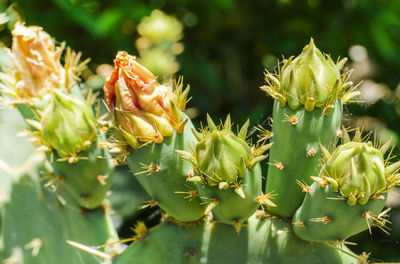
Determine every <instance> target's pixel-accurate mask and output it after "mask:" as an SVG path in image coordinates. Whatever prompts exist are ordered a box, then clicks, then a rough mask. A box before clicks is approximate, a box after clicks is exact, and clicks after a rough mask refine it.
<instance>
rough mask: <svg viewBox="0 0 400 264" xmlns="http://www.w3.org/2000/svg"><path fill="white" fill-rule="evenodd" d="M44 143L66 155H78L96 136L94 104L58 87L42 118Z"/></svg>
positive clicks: (64, 156) (62, 155)
mask: <svg viewBox="0 0 400 264" xmlns="http://www.w3.org/2000/svg"><path fill="white" fill-rule="evenodd" d="M41 133H42V140H43V143H44V144H45V145H46V146H47V147H49V148H51V149H54V150H56V151H57V153H58V155H59V156H60V157H62V158H68V157H73V156H76V154H78V153H79V152H81V151H84V150H87V149H88V148H89V147H90V145H91V144H92V142H93V141H95V140H96V138H97V134H96V126H95V120H94V116H93V112H92V109H91V107H90V106H89V105H88V104H86V103H85V102H82V101H81V100H79V99H78V98H76V97H75V96H73V95H66V94H63V93H62V92H59V91H55V94H54V96H53V98H52V99H51V101H50V105H49V106H48V107H47V108H46V109H45V112H44V113H43V116H42V120H41Z"/></svg>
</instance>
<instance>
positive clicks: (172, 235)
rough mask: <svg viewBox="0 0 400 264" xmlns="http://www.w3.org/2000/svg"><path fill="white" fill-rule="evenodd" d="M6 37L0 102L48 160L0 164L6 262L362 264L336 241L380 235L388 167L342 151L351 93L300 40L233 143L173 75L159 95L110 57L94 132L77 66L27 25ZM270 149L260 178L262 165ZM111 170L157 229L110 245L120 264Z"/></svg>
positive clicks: (373, 153)
mask: <svg viewBox="0 0 400 264" xmlns="http://www.w3.org/2000/svg"><path fill="white" fill-rule="evenodd" d="M12 35H13V44H12V48H11V49H10V50H9V56H10V59H11V63H10V65H9V66H7V67H4V72H3V73H1V74H0V79H1V81H2V85H0V92H1V93H2V96H1V100H0V102H1V103H2V104H3V105H5V104H8V105H11V106H17V109H18V111H19V112H20V114H21V116H22V117H23V119H24V121H25V122H26V123H27V127H28V128H27V130H28V131H29V134H30V135H31V140H32V141H33V143H34V144H35V146H36V147H37V150H38V151H46V152H47V155H44V154H43V153H42V152H40V153H41V154H39V157H41V158H40V159H39V161H38V162H37V163H36V162H33V161H31V162H30V165H28V168H29V169H25V170H21V171H19V172H15V170H14V169H11V168H10V167H9V166H5V165H4V164H5V163H4V162H0V169H1V170H2V171H5V172H6V173H7V176H6V179H7V180H8V183H9V184H8V185H7V186H10V188H7V190H10V192H7V193H9V195H7V199H1V200H0V210H1V215H0V217H1V219H0V220H1V221H0V224H1V227H0V232H1V237H0V256H1V258H2V260H3V262H4V263H5V264H10V263H60V264H64V263H111V262H112V263H116V264H130V263H135V264H136V263H160V264H163V263H165V264H169V263H182V264H184V263H185V264H186V263H193V264H194V263H204V264H214V263H215V264H216V263H238V264H239V263H240V264H241V263H248V264H254V263H256V264H258V263H260V264H261V263H328V264H329V263H338V264H339V263H354V264H355V263H366V261H367V257H368V254H364V255H361V256H357V255H356V254H354V253H352V252H351V251H350V250H349V249H348V248H346V246H345V244H346V240H347V239H348V238H349V237H351V236H352V235H354V234H357V233H359V232H361V231H363V230H366V229H370V231H371V228H370V227H371V226H372V225H376V226H378V227H380V228H382V229H383V230H385V228H386V225H387V224H388V221H387V220H386V219H385V215H386V211H383V212H382V210H383V208H384V204H385V201H386V197H387V192H388V191H389V190H390V189H391V188H393V187H394V186H395V185H399V183H400V180H399V179H400V174H399V172H398V171H399V168H400V162H397V163H396V162H395V163H390V160H391V158H390V155H389V157H385V153H386V152H387V150H388V148H389V145H390V143H386V144H384V145H383V146H379V147H378V146H377V145H374V144H373V143H370V142H363V141H362V140H361V132H360V131H358V130H357V131H356V133H355V136H354V138H353V140H352V141H350V136H349V134H348V132H347V131H346V130H344V129H340V127H341V122H342V114H343V104H345V103H348V102H350V101H352V99H353V98H354V97H355V96H357V95H358V94H359V92H357V91H355V90H354V88H352V83H351V82H349V81H348V76H349V73H348V71H344V73H341V71H342V68H343V67H344V64H345V60H341V61H338V62H336V63H335V62H333V61H332V59H331V58H330V57H329V56H328V55H324V54H323V53H322V52H320V51H319V50H318V49H317V48H316V47H315V45H314V43H313V40H311V41H310V43H309V45H307V46H306V47H305V48H304V50H303V52H302V53H301V54H300V55H299V56H297V57H291V58H289V59H287V60H285V61H284V62H283V65H282V67H280V68H279V69H278V71H277V72H276V73H274V74H271V73H268V72H267V73H266V82H267V85H266V86H263V87H262V90H264V91H266V92H267V93H268V94H269V95H270V96H272V97H273V98H274V99H275V102H274V108H273V121H274V123H273V131H272V132H270V131H267V130H266V129H264V128H262V127H258V129H259V131H260V132H261V135H260V140H259V141H258V142H255V143H253V142H252V141H251V139H249V138H248V137H247V130H248V128H249V121H248V122H246V123H245V124H244V125H243V126H242V128H240V129H238V132H237V133H234V132H233V131H232V121H231V119H230V116H229V115H228V117H227V119H226V120H225V122H223V123H222V122H221V124H220V125H216V123H215V122H214V121H213V120H212V119H211V117H210V116H209V115H207V123H208V126H207V127H202V129H201V130H200V131H198V130H196V129H195V128H194V126H193V124H192V122H191V120H190V119H189V118H188V117H187V116H186V114H185V112H184V111H185V107H186V103H187V101H188V99H187V96H188V92H189V89H188V88H187V89H183V83H182V79H179V80H178V81H177V82H175V83H172V82H167V83H163V84H160V83H158V81H157V78H156V77H155V75H154V74H153V73H152V72H150V71H149V70H148V69H146V68H145V67H144V66H142V65H141V64H139V63H138V62H137V61H136V58H135V57H134V56H131V55H129V54H128V53H126V52H123V51H120V52H118V53H117V56H116V59H115V60H114V68H113V71H112V72H111V75H110V76H109V78H108V79H107V81H106V82H105V85H104V95H105V104H106V107H107V108H108V110H109V112H110V117H111V120H109V121H106V120H105V119H104V118H100V117H99V115H97V114H94V111H93V109H92V105H93V101H94V96H93V95H91V93H90V92H89V93H88V95H87V96H83V93H82V92H81V91H80V90H79V89H78V85H77V82H78V81H79V78H78V77H79V74H80V72H81V71H82V70H83V69H84V63H83V64H80V63H79V57H80V54H76V53H73V52H72V51H71V50H69V49H67V51H66V54H65V57H64V61H65V63H64V64H62V63H61V60H60V58H61V55H62V51H63V46H57V45H56V44H55V42H54V40H53V39H52V38H51V37H50V36H49V35H48V34H47V33H45V32H44V31H43V30H42V29H41V28H40V27H26V26H25V25H24V24H22V23H17V24H16V26H15V28H14V30H13V31H12ZM84 97H86V98H87V99H86V100H85V99H84ZM96 119H97V120H96ZM100 126H101V127H100ZM104 132H107V136H108V138H107V139H105V136H104V134H103V133H104ZM338 138H342V140H343V142H342V144H341V145H339V146H337V147H335V146H336V144H337V139H338ZM268 141H271V142H268ZM331 148H332V149H334V150H333V151H332V152H331V153H330V152H329V151H328V149H331ZM269 149H271V150H270V154H269V155H270V156H269V162H268V163H269V165H270V166H269V168H268V173H267V172H264V171H262V169H261V166H260V162H265V161H264V160H265V159H267V157H268V154H267V153H266V152H267V151H268V150H269ZM109 152H110V153H112V155H113V156H111V154H110V153H109ZM44 157H45V158H44ZM111 157H112V158H111ZM320 158H322V160H323V162H322V166H320V165H321V164H319V160H320ZM114 164H119V165H122V164H124V165H125V166H120V167H119V170H123V171H124V170H125V171H124V173H125V174H126V173H127V170H128V169H127V168H129V172H130V173H131V176H132V177H135V179H136V180H137V182H135V183H136V184H140V186H139V187H140V188H137V187H135V188H132V191H137V190H139V191H140V192H141V195H139V196H140V197H141V198H139V199H143V200H144V199H146V200H147V201H146V202H145V203H144V204H141V207H146V206H150V207H153V206H156V205H158V206H159V207H160V208H161V210H160V211H161V216H160V215H158V216H159V217H161V223H160V224H158V225H157V226H155V227H153V228H149V229H148V228H147V227H146V225H145V223H143V222H140V221H139V222H138V223H137V224H136V225H135V227H134V228H133V231H134V232H135V236H134V237H132V238H128V239H123V240H121V241H119V242H124V241H134V242H133V243H132V244H131V245H129V246H128V247H127V248H126V249H125V251H123V252H122V253H120V252H118V253H117V250H116V249H115V247H114V246H116V245H118V244H119V242H118V241H110V240H115V239H116V235H115V231H114V229H113V227H112V225H111V223H110V221H109V212H110V208H109V204H108V202H107V200H105V199H104V198H105V197H106V196H107V194H108V190H109V188H110V186H111V180H112V175H113V169H114ZM126 165H127V166H126ZM5 168H6V169H5ZM117 175H120V174H117ZM0 176H2V178H4V177H3V174H2V175H0ZM317 176H318V177H317ZM265 178H266V182H263V179H265ZM264 183H265V185H266V187H265V192H263V188H262V186H263V184H264ZM0 187H1V186H0ZM141 188H143V189H141ZM2 191H3V189H1V188H0V198H2V196H1V194H2V193H1V192H2ZM147 195H149V196H150V197H149V198H147V197H148V196H147ZM139 196H138V197H139ZM132 197H137V196H132ZM131 204H132V205H133V207H136V208H137V206H138V202H137V200H136V198H135V201H132V203H131ZM134 210H135V209H133V210H132V209H131V208H129V210H128V211H134ZM128 214H129V213H127V215H128ZM349 223H351V224H349ZM21 226H27V228H20V227H21ZM28 227H29V228H28ZM67 242H68V243H67ZM72 246H74V247H75V248H74V247H72ZM90 246H97V247H96V248H93V247H90ZM79 249H80V250H79ZM84 251H86V252H84ZM88 253H91V254H88ZM104 261H105V262H104Z"/></svg>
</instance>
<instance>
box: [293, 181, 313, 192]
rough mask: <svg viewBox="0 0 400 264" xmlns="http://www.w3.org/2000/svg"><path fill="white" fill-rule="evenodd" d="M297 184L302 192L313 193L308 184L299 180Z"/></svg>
mask: <svg viewBox="0 0 400 264" xmlns="http://www.w3.org/2000/svg"><path fill="white" fill-rule="evenodd" d="M296 182H297V184H298V185H299V186H300V187H301V191H302V192H305V193H308V192H310V191H311V187H310V186H309V185H308V184H307V183H306V182H304V181H303V182H301V181H299V180H296Z"/></svg>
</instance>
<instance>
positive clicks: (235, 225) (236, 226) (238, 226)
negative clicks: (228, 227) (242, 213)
mask: <svg viewBox="0 0 400 264" xmlns="http://www.w3.org/2000/svg"><path fill="white" fill-rule="evenodd" d="M233 226H234V227H235V230H236V234H237V235H240V230H241V229H242V224H241V223H240V220H239V219H236V220H235V222H234V223H233Z"/></svg>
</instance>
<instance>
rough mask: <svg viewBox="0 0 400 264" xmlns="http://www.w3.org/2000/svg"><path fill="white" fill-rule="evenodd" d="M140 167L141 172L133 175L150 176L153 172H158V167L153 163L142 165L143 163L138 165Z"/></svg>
mask: <svg viewBox="0 0 400 264" xmlns="http://www.w3.org/2000/svg"><path fill="white" fill-rule="evenodd" d="M139 164H140V166H141V167H142V169H143V171H141V172H137V173H135V175H140V174H145V173H146V175H147V176H148V175H151V174H152V173H153V172H159V171H160V166H158V165H157V164H154V163H153V162H152V163H150V164H149V165H146V164H143V163H141V162H140V163H139Z"/></svg>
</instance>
